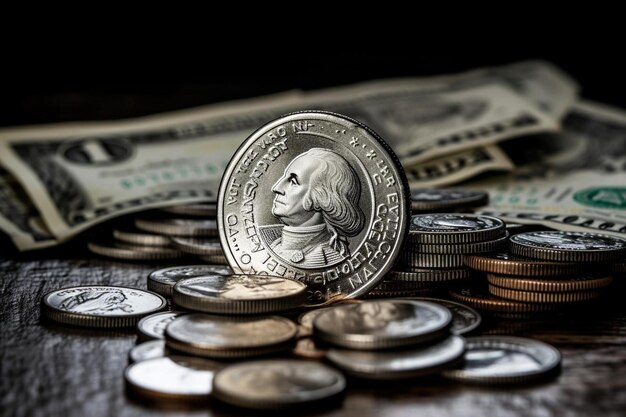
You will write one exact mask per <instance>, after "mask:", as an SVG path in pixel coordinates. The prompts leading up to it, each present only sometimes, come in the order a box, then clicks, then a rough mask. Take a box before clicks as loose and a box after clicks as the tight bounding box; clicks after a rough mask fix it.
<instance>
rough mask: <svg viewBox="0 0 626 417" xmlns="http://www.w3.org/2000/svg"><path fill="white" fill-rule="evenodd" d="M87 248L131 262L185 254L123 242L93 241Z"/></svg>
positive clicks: (176, 256) (164, 248) (171, 257)
mask: <svg viewBox="0 0 626 417" xmlns="http://www.w3.org/2000/svg"><path fill="white" fill-rule="evenodd" d="M87 248H88V249H89V250H90V251H91V252H93V253H95V254H96V255H101V256H106V257H108V258H115V259H125V260H131V261H149V260H155V259H157V260H158V259H173V258H181V257H183V256H185V254H184V253H183V252H181V251H179V250H177V249H174V248H168V247H165V246H138V245H131V244H127V243H123V242H108V241H104V240H103V241H93V242H89V243H88V244H87Z"/></svg>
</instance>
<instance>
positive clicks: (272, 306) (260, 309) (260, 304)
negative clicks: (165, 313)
mask: <svg viewBox="0 0 626 417" xmlns="http://www.w3.org/2000/svg"><path fill="white" fill-rule="evenodd" d="M181 281H182V280H181ZM172 300H173V301H174V304H176V305H178V306H181V307H185V308H188V309H189V310H194V311H201V312H203V313H214V314H263V313H274V312H279V311H287V310H293V309H296V308H298V307H300V306H302V305H303V304H304V303H305V302H306V289H303V290H302V291H300V292H299V293H297V294H292V295H290V296H286V297H280V298H265V299H253V300H230V299H224V300H221V301H220V300H218V299H213V298H206V297H198V296H193V295H188V294H183V293H181V292H179V291H177V290H176V286H174V289H173V290H172Z"/></svg>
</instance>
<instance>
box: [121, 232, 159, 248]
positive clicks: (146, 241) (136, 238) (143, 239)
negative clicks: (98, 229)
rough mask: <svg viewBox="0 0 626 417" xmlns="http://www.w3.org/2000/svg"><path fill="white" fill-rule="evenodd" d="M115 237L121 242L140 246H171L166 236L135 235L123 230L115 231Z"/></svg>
mask: <svg viewBox="0 0 626 417" xmlns="http://www.w3.org/2000/svg"><path fill="white" fill-rule="evenodd" d="M113 237H114V238H115V239H117V240H119V241H122V242H126V243H131V244H133V245H139V246H156V247H160V246H167V245H169V244H170V241H169V239H168V238H167V237H165V236H159V235H149V234H141V233H133V232H127V231H125V230H121V229H114V230H113Z"/></svg>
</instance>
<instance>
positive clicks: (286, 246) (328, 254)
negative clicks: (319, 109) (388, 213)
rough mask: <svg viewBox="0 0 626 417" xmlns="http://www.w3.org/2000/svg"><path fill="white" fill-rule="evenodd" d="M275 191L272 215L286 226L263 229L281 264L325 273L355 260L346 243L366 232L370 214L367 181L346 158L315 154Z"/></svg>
mask: <svg viewBox="0 0 626 417" xmlns="http://www.w3.org/2000/svg"><path fill="white" fill-rule="evenodd" d="M272 192H274V194H275V196H274V202H273V205H272V214H273V215H274V216H276V217H277V218H278V219H279V220H280V222H281V223H282V224H278V225H268V226H262V227H261V228H260V230H261V236H262V237H264V238H265V239H270V240H271V241H270V242H268V243H269V246H270V248H271V249H272V250H273V252H274V253H275V254H276V255H277V256H278V257H279V258H280V259H281V260H283V261H285V262H286V263H295V264H298V266H299V267H300V268H321V267H324V266H331V265H335V264H337V263H339V262H341V261H343V260H344V259H346V258H347V257H349V256H350V248H349V246H350V243H349V242H348V240H347V239H346V238H347V237H353V236H356V235H357V234H358V233H359V232H360V231H361V230H362V229H363V227H364V224H365V215H364V214H363V211H362V210H361V208H360V207H359V199H360V196H361V181H360V180H359V176H358V174H357V173H356V171H355V170H354V169H353V168H352V167H351V166H350V164H349V163H348V161H346V159H345V158H343V157H341V156H340V155H339V154H337V153H335V152H333V151H329V150H327V149H320V148H314V149H310V150H308V151H307V152H304V153H302V154H300V155H298V156H297V157H296V158H294V159H293V161H291V163H290V164H289V165H288V166H287V168H285V171H284V173H283V176H282V177H280V178H279V179H278V181H276V183H275V184H274V185H273V186H272ZM275 236H276V237H275Z"/></svg>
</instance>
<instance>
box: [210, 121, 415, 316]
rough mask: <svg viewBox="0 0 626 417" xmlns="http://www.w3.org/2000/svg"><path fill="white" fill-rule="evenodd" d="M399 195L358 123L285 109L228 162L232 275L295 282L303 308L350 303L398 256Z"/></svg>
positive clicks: (405, 203)
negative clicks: (302, 287)
mask: <svg viewBox="0 0 626 417" xmlns="http://www.w3.org/2000/svg"><path fill="white" fill-rule="evenodd" d="M408 196H409V190H408V185H407V181H406V178H405V176H404V173H403V170H402V167H401V166H400V164H399V162H398V159H397V157H396V156H395V154H394V153H393V151H392V150H391V148H390V147H389V146H388V145H387V144H386V143H385V142H384V141H383V140H382V139H381V138H380V137H378V136H377V135H376V134H375V133H374V132H372V131H371V130H370V129H369V128H367V127H366V126H365V125H363V124H361V123H359V122H357V121H355V120H352V119H349V118H347V117H344V116H340V115H337V114H333V113H325V112H313V111H310V112H302V113H294V114H291V115H287V116H284V117H281V118H279V119H276V120H274V121H273V122H270V123H269V124H267V125H265V126H263V127H261V128H260V129H259V130H257V131H256V132H255V133H254V134H252V136H250V137H249V138H248V139H247V140H246V141H245V142H244V143H243V145H242V146H241V147H240V148H239V150H238V151H237V152H236V153H235V156H234V157H233V158H232V159H231V161H230V163H229V165H228V167H227V168H226V172H225V174H224V177H223V179H222V183H221V186H220V195H219V201H218V223H219V227H218V229H219V232H220V240H221V242H222V246H223V248H224V252H225V255H226V258H227V259H228V261H229V263H230V264H231V266H232V267H233V268H234V269H239V270H240V271H241V272H244V273H248V274H250V273H251V274H270V275H274V276H283V277H289V278H295V279H298V280H300V281H302V282H304V283H306V284H307V286H308V289H309V291H308V294H307V298H308V303H310V304H323V303H325V302H329V301H331V300H337V299H343V298H352V297H357V296H359V295H362V294H365V293H366V292H367V291H369V290H370V289H371V288H373V287H374V286H375V285H376V284H377V282H378V281H379V280H380V279H381V278H382V277H383V275H384V274H385V273H386V272H387V271H388V270H389V269H390V268H391V266H392V265H393V262H394V260H395V258H396V256H397V254H398V253H399V252H400V249H401V247H402V243H403V241H404V238H405V236H406V233H407V226H408V221H409V217H410V205H409V204H410V199H409V197H408ZM269 207H271V210H268V208H269Z"/></svg>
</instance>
